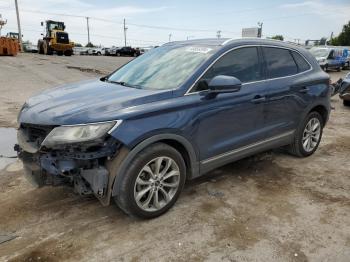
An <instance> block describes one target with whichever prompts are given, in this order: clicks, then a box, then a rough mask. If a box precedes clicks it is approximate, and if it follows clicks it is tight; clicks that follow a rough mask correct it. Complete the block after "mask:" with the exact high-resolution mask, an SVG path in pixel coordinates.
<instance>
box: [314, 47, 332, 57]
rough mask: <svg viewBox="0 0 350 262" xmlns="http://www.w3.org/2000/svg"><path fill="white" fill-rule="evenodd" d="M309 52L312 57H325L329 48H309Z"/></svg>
mask: <svg viewBox="0 0 350 262" xmlns="http://www.w3.org/2000/svg"><path fill="white" fill-rule="evenodd" d="M310 52H311V54H312V55H313V56H314V57H327V56H328V54H329V52H330V50H329V49H326V48H311V49H310Z"/></svg>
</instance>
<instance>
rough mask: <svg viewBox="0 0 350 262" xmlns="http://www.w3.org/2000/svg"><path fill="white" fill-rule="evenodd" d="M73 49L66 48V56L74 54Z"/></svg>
mask: <svg viewBox="0 0 350 262" xmlns="http://www.w3.org/2000/svg"><path fill="white" fill-rule="evenodd" d="M72 53H73V52H72V50H66V51H64V55H65V56H71V55H72Z"/></svg>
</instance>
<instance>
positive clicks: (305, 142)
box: [288, 111, 324, 157]
mask: <svg viewBox="0 0 350 262" xmlns="http://www.w3.org/2000/svg"><path fill="white" fill-rule="evenodd" d="M323 127H324V120H323V118H322V116H321V115H320V114H319V113H318V112H316V111H313V112H311V113H309V114H308V115H307V117H306V118H305V119H304V121H302V122H301V124H300V125H299V127H298V129H297V130H296V132H295V135H294V141H293V143H292V144H291V145H289V148H288V149H289V150H288V151H289V153H290V154H292V155H294V156H297V157H308V156H311V155H312V154H313V153H314V152H315V151H316V150H317V148H318V145H319V144H320V141H321V138H322V132H323Z"/></svg>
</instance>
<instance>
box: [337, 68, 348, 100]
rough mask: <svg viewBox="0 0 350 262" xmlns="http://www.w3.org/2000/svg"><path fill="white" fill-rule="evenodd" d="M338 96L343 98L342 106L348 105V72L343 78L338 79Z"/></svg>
mask: <svg viewBox="0 0 350 262" xmlns="http://www.w3.org/2000/svg"><path fill="white" fill-rule="evenodd" d="M339 82H340V87H339V97H340V98H341V99H342V100H343V104H344V106H350V73H348V74H347V75H346V76H345V78H344V79H340V81H339Z"/></svg>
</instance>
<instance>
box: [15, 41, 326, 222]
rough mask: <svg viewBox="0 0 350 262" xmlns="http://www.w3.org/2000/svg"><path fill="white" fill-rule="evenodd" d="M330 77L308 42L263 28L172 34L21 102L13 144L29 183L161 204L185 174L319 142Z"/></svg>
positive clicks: (150, 212)
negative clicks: (203, 35) (223, 35)
mask: <svg viewBox="0 0 350 262" xmlns="http://www.w3.org/2000/svg"><path fill="white" fill-rule="evenodd" d="M330 90H331V89H330V88H329V76H328V75H327V74H326V73H324V72H323V71H322V70H321V68H320V67H319V65H318V63H317V61H316V60H315V58H313V56H312V55H311V54H310V53H309V52H308V51H306V50H304V49H302V48H300V47H298V46H295V45H291V44H287V43H283V42H280V41H272V40H261V39H240V40H225V39H224V40H222V39H205V40H193V41H185V42H173V43H168V44H165V45H163V46H161V47H159V48H156V49H154V50H152V51H150V52H147V53H146V54H144V55H142V56H140V57H138V58H136V59H134V60H132V61H131V62H129V63H128V64H126V65H124V66H123V67H121V68H120V69H118V70H116V71H115V72H113V73H111V74H110V75H108V76H106V77H103V78H101V79H98V80H89V81H84V82H80V83H76V84H71V85H66V86H62V87H57V88H54V89H51V90H47V91H44V92H42V93H41V94H39V95H36V96H34V97H32V98H30V99H29V100H28V101H27V102H26V103H25V104H24V105H23V108H22V109H21V111H20V114H19V116H18V122H19V124H20V127H19V129H18V145H16V146H15V150H16V151H17V152H18V155H19V157H20V158H21V159H22V161H23V164H24V170H25V174H26V176H27V177H28V178H29V180H30V181H32V182H33V183H34V184H35V185H36V186H39V187H40V186H44V185H62V184H65V185H70V186H72V187H74V190H75V191H76V192H77V193H80V194H83V195H84V194H94V195H95V196H96V197H97V198H98V199H99V200H100V201H101V203H102V204H103V205H109V204H110V201H111V200H114V201H115V202H116V203H117V205H118V206H119V207H120V208H121V209H122V210H123V211H124V212H125V213H127V214H129V215H133V216H138V217H142V218H152V217H156V216H159V215H161V214H163V213H164V212H166V211H167V210H168V209H169V208H170V207H171V206H172V205H173V204H174V203H175V201H176V200H177V198H178V197H179V195H180V192H181V190H182V189H183V186H184V184H185V181H186V180H188V179H193V178H196V177H199V176H201V175H203V174H205V173H207V172H209V171H211V170H213V169H215V168H217V167H220V166H222V165H225V164H227V163H230V162H232V161H235V160H238V159H241V158H244V157H247V156H250V155H252V154H256V153H258V152H262V151H266V150H269V149H273V148H277V147H287V148H288V149H289V152H291V153H292V154H294V155H296V156H299V157H307V156H310V155H311V154H313V153H314V152H315V150H316V149H317V147H318V145H319V143H320V140H321V137H322V129H323V127H324V126H325V124H326V122H327V120H328V117H329V112H330V99H329V97H330Z"/></svg>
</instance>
